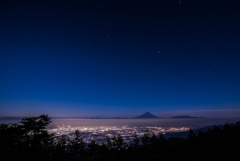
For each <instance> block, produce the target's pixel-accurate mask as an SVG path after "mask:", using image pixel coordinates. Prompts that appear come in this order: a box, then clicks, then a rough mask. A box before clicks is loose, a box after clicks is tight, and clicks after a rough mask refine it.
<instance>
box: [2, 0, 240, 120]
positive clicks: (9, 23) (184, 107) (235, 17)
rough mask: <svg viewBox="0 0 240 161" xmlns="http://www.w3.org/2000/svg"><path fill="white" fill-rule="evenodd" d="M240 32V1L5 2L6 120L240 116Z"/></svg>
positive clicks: (3, 60) (4, 80)
mask: <svg viewBox="0 0 240 161" xmlns="http://www.w3.org/2000/svg"><path fill="white" fill-rule="evenodd" d="M239 38H240V1H239V0H181V1H180V0H151V1H147V0H125V1H122V0H111V1H110V0H109V1H107V0H106V1H104V0H103V1H100V0H39V1H37V0H27V1H25V0H1V1H0V117H6V116H36V115H40V114H48V115H50V116H53V117H58V116H68V117H70V116H74V117H75V116H79V117H87V116H136V115H139V114H142V113H144V112H147V111H149V112H151V113H153V114H156V115H158V116H164V114H167V113H171V114H174V115H177V114H180V113H181V114H186V113H187V114H189V113H190V114H194V115H196V116H198V115H204V116H205V115H208V116H209V115H210V113H211V115H213V116H214V115H215V114H216V115H219V116H220V115H221V116H224V115H225V114H228V116H232V117H236V116H240V39H239ZM209 111H210V113H209ZM238 112H239V113H238Z"/></svg>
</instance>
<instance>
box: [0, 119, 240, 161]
mask: <svg viewBox="0 0 240 161" xmlns="http://www.w3.org/2000/svg"><path fill="white" fill-rule="evenodd" d="M50 120H51V119H50V118H49V117H48V116H47V115H41V116H39V117H31V118H24V119H22V121H20V123H21V124H1V125H0V145H1V146H0V156H1V158H2V159H3V158H5V159H4V160H22V159H23V160H25V161H27V160H32V161H35V160H44V161H48V160H49V161H50V160H51V161H53V160H58V161H74V160H82V161H85V160H86V161H125V160H151V161H155V160H156V161H157V160H158V161H160V160H163V161H165V160H166V161H168V160H216V159H220V160H223V159H227V160H229V159H231V158H234V157H238V154H239V151H240V124H239V123H238V124H229V123H226V124H224V125H219V126H215V127H214V128H213V129H209V130H208V131H207V132H206V133H203V132H201V131H199V132H198V134H195V133H193V131H192V130H190V131H189V135H188V138H187V139H183V138H169V139H167V140H166V139H165V138H164V137H163V135H160V136H155V135H154V134H150V133H148V132H146V133H145V135H144V137H143V138H142V144H141V145H140V139H139V138H138V137H137V135H136V134H135V139H134V144H132V145H130V146H127V145H126V144H125V143H124V141H123V138H122V137H121V136H120V135H118V136H117V137H113V138H111V139H110V138H107V144H102V145H98V144H96V143H95V142H94V141H92V142H91V143H90V144H88V145H86V144H85V143H84V142H83V140H82V138H81V133H80V132H79V131H75V136H76V137H75V139H74V140H72V141H70V144H67V139H66V138H65V137H64V136H63V137H60V138H58V140H57V141H56V139H57V138H56V137H55V136H54V134H49V133H48V132H47V131H46V129H45V128H46V126H47V125H49V123H51V121H50Z"/></svg>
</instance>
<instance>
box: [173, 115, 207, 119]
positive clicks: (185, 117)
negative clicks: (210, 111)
mask: <svg viewBox="0 0 240 161" xmlns="http://www.w3.org/2000/svg"><path fill="white" fill-rule="evenodd" d="M171 118H172V119H192V118H206V117H203V116H202V117H193V116H187V115H183V116H173V117H171Z"/></svg>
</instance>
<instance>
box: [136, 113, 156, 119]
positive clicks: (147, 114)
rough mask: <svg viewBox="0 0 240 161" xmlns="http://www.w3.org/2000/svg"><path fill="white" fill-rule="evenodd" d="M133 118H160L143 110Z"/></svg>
mask: <svg viewBox="0 0 240 161" xmlns="http://www.w3.org/2000/svg"><path fill="white" fill-rule="evenodd" d="M135 118H137V119H149V118H151V119H154V118H155V119H156V118H160V117H157V116H155V115H153V114H151V113H150V112H145V113H144V114H142V115H140V116H138V117H135Z"/></svg>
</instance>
